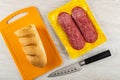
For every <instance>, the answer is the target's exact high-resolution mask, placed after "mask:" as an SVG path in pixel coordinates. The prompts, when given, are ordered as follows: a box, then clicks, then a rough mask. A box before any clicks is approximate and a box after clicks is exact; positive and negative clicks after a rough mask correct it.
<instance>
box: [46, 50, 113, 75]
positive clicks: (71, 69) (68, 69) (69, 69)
mask: <svg viewBox="0 0 120 80" xmlns="http://www.w3.org/2000/svg"><path fill="white" fill-rule="evenodd" d="M109 56H111V53H110V50H106V51H104V52H102V53H99V54H97V55H94V56H92V57H90V58H87V59H84V60H82V61H79V62H77V63H74V64H71V65H69V66H66V67H63V68H61V69H59V70H56V71H55V72H53V73H51V74H50V75H48V77H57V76H63V75H67V74H71V73H74V72H77V71H80V70H81V66H83V65H87V64H89V63H92V62H95V61H98V60H100V59H103V58H106V57H109Z"/></svg>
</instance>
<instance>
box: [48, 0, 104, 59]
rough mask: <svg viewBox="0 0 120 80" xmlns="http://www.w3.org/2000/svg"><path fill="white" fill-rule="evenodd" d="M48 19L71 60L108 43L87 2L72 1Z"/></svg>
mask: <svg viewBox="0 0 120 80" xmlns="http://www.w3.org/2000/svg"><path fill="white" fill-rule="evenodd" d="M48 19H49V21H50V24H51V25H52V27H53V29H54V31H55V33H56V34H57V36H58V38H59V39H60V41H61V42H62V44H63V45H64V47H65V49H66V51H67V53H68V55H69V56H70V58H73V59H75V58H77V57H79V56H81V55H83V54H85V53H87V52H88V51H90V50H92V49H93V48H95V47H97V46H98V45H100V44H102V43H103V42H105V41H106V37H105V35H104V33H103V31H102V30H101V28H100V26H99V24H98V23H97V21H96V20H95V18H94V16H93V14H92V12H91V11H90V8H89V6H88V4H87V3H86V1H85V0H71V1H70V2H68V3H66V4H65V5H63V6H61V7H59V8H57V9H55V10H53V11H51V12H50V13H49V14H48Z"/></svg>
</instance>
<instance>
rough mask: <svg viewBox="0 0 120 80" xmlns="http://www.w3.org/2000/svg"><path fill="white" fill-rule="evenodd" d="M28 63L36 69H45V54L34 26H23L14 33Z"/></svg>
mask: <svg viewBox="0 0 120 80" xmlns="http://www.w3.org/2000/svg"><path fill="white" fill-rule="evenodd" d="M15 35H16V36H17V37H18V39H19V42H20V44H21V45H22V48H23V51H24V53H25V54H26V58H27V59H28V61H29V62H30V63H31V64H32V65H34V66H36V67H45V66H46V64H47V57H46V53H45V50H44V47H43V44H42V41H41V39H40V37H39V34H38V32H37V29H36V27H35V25H34V24H30V25H28V26H25V27H23V28H21V29H19V30H17V31H16V32H15Z"/></svg>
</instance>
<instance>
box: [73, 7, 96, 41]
mask: <svg viewBox="0 0 120 80" xmlns="http://www.w3.org/2000/svg"><path fill="white" fill-rule="evenodd" d="M72 18H73V19H74V21H75V22H76V24H77V26H78V28H79V29H80V31H81V33H82V35H83V37H84V39H85V40H86V42H89V43H93V42H95V41H96V40H97V38H98V34H97V32H96V30H95V28H94V25H93V23H92V22H91V20H90V18H89V17H88V15H87V13H86V12H85V10H84V9H82V8H81V7H75V8H73V9H72Z"/></svg>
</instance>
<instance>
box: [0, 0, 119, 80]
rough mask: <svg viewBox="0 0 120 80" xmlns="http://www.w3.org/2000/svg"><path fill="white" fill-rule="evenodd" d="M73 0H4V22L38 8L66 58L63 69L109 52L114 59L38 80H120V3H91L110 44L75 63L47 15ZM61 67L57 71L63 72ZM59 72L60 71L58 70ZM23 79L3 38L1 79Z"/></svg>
mask: <svg viewBox="0 0 120 80" xmlns="http://www.w3.org/2000/svg"><path fill="white" fill-rule="evenodd" d="M68 1H69V0H0V21H1V20H3V19H4V18H5V17H6V16H8V15H9V14H11V13H13V12H14V11H16V10H19V9H21V8H24V7H28V6H31V5H33V6H36V7H37V8H38V9H39V11H40V12H41V15H42V18H43V19H44V21H45V23H46V25H47V29H48V31H49V33H50V35H51V37H52V39H53V40H54V43H55V45H56V46H57V49H58V50H59V52H60V55H61V56H62V59H63V62H64V63H63V65H62V66H61V67H59V68H62V67H64V66H66V65H69V64H71V63H74V62H76V61H79V60H81V59H84V58H87V57H90V56H92V55H94V54H97V53H99V52H101V51H104V50H106V49H110V50H111V53H112V56H111V57H109V58H106V59H104V60H101V61H98V62H95V63H92V64H90V65H87V66H84V67H83V68H82V70H81V71H79V72H76V73H73V74H70V75H66V76H62V77H56V78H47V76H48V75H49V74H50V73H51V72H53V71H54V70H52V71H50V72H48V73H46V74H44V75H43V76H41V77H38V78H36V80H119V79H120V48H119V47H120V0H87V2H88V4H89V6H90V8H91V10H92V12H93V13H94V16H95V17H96V20H97V21H98V23H99V24H100V25H101V28H102V29H103V31H104V33H105V34H106V36H107V39H108V40H107V42H106V43H104V44H103V45H101V46H99V47H97V48H95V49H93V50H92V51H90V52H88V53H87V54H85V55H84V56H82V57H80V58H78V59H76V60H71V59H70V58H69V57H68V55H67V53H66V51H65V50H64V48H63V46H62V45H61V43H60V41H59V40H58V38H57V37H56V35H55V33H54V31H53V29H52V28H51V26H50V24H49V22H48V19H47V13H48V12H50V11H51V10H54V9H56V8H57V7H59V6H61V5H63V4H65V3H66V2H68ZM59 68H57V69H59ZM55 70H56V69H55ZM21 79H22V77H21V75H20V74H19V71H18V70H17V67H16V65H15V63H14V61H13V59H12V57H11V55H10V53H9V51H8V49H7V47H6V46H5V43H4V41H3V39H2V37H1V36H0V80H21Z"/></svg>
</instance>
